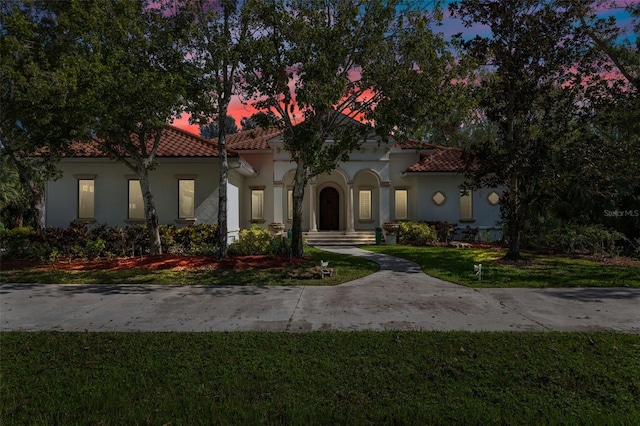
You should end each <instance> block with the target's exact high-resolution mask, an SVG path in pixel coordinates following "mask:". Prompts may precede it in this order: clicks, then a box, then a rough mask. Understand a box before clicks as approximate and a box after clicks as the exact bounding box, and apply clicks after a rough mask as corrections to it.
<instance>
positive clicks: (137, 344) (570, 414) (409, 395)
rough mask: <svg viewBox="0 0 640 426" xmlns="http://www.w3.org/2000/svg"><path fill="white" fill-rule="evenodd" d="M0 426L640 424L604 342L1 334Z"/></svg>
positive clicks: (638, 345)
mask: <svg viewBox="0 0 640 426" xmlns="http://www.w3.org/2000/svg"><path fill="white" fill-rule="evenodd" d="M0 345H1V347H2V357H1V358H0V367H1V368H0V423H1V424H2V425H6V426H10V425H26V424H41V425H53V424H59V425H80V424H82V425H85V424H96V425H97V424H100V425H125V424H126V425H134V424H153V425H164V424H171V425H181V424H202V425H209V424H225V425H227V424H228V425H237V424H243V425H244V424H345V425H346V424H349V425H360V424H416V425H417V424H420V425H422V424H447V425H449V424H483V425H484V424H517V425H520V424H560V423H562V424H567V423H568V424H611V425H614V424H615V425H623V424H628V425H631V424H640V357H639V356H638V353H640V338H639V337H638V336H633V335H622V334H609V333H606V334H605V333H588V334H578V333H429V332H358V333H339V332H330V333H319V332H317V333H308V334H286V333H201V334H191V333H181V334H173V333H165V334H162V333H129V334H127V333H97V334H93V333H55V332H49V333H13V332H10V333H9V332H7V333H1V334H0Z"/></svg>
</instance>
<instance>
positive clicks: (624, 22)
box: [173, 0, 638, 135]
mask: <svg viewBox="0 0 640 426" xmlns="http://www.w3.org/2000/svg"><path fill="white" fill-rule="evenodd" d="M633 1H635V0H615V1H614V2H612V4H611V7H607V8H602V9H600V11H599V13H598V15H599V17H602V18H605V17H609V16H613V17H615V18H616V21H617V22H618V25H619V26H620V27H622V28H626V29H627V33H628V34H627V36H628V37H630V38H631V39H632V41H634V40H633V39H634V38H635V37H637V36H638V35H637V34H633V33H632V31H631V30H632V28H631V25H632V20H631V16H630V15H629V13H628V12H627V11H626V10H624V8H625V6H627V5H628V4H630V3H629V2H632V3H633ZM452 2H453V0H446V1H445V2H444V3H445V6H444V7H443V8H444V17H443V21H442V25H440V26H438V27H436V28H435V31H437V32H440V33H442V34H443V35H444V37H445V39H447V40H449V39H451V36H453V35H454V34H457V33H463V35H464V36H465V38H471V37H474V36H476V35H480V36H486V35H488V34H489V29H488V28H487V27H486V26H483V25H474V26H472V27H470V28H465V27H464V25H463V24H462V22H461V21H460V20H459V19H454V18H452V17H451V16H450V14H449V11H448V7H447V5H448V4H449V3H452ZM632 3H631V4H632ZM255 112H256V109H255V108H253V107H252V106H251V105H250V104H243V103H242V102H241V101H240V99H239V98H238V97H234V98H233V99H232V101H231V103H230V105H229V115H230V116H232V117H233V118H235V120H236V124H237V125H238V128H240V120H241V119H242V117H249V116H251V115H252V114H253V113H255ZM173 125H175V126H176V127H179V128H181V129H184V130H187V131H189V132H191V133H194V134H197V135H199V134H200V129H199V126H197V125H193V124H189V115H188V114H186V113H185V114H182V116H180V117H178V118H176V119H175V120H174V122H173Z"/></svg>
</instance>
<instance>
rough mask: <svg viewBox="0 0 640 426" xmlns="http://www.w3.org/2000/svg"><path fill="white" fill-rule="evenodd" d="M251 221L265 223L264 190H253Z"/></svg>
mask: <svg viewBox="0 0 640 426" xmlns="http://www.w3.org/2000/svg"><path fill="white" fill-rule="evenodd" d="M251 221H253V222H261V221H264V189H262V188H261V189H252V190H251Z"/></svg>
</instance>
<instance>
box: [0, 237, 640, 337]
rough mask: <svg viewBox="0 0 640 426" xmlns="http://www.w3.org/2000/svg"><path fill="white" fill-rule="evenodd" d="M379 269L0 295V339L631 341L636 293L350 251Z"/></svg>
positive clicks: (3, 291)
mask: <svg viewBox="0 0 640 426" xmlns="http://www.w3.org/2000/svg"><path fill="white" fill-rule="evenodd" d="M323 248H324V249H328V250H331V251H335V252H340V253H345V254H351V255H356V256H362V257H366V258H369V259H371V260H374V261H376V262H378V263H379V264H380V265H381V268H380V270H379V271H378V272H376V273H375V274H372V275H370V276H368V277H365V278H362V279H359V280H356V281H352V282H349V283H346V284H342V285H339V286H334V287H305V286H296V287H260V286H257V287H238V286H189V287H184V286H166V285H90V286H89V285H55V284H11V283H4V284H1V285H0V330H1V331H9V330H16V331H36V330H58V331H246V330H264V331H289V332H307V331H315V330H354V331H355V330H466V331H550V330H558V331H593V330H611V331H617V332H624V333H634V334H640V289H630V288H571V289H569V288H559V289H480V290H474V289H470V288H467V287H463V286H460V285H457V284H452V283H449V282H446V281H442V280H439V279H436V278H433V277H430V276H428V275H425V274H424V273H423V272H422V271H421V270H420V268H419V267H418V265H417V264H415V263H413V262H409V261H406V260H403V259H398V258H395V257H391V256H387V255H382V254H377V253H371V252H368V251H365V250H361V249H358V248H354V247H333V248H325V247H323Z"/></svg>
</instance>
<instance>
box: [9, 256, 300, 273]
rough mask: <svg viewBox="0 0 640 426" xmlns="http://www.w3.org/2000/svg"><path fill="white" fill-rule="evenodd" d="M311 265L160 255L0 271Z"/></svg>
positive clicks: (14, 264)
mask: <svg viewBox="0 0 640 426" xmlns="http://www.w3.org/2000/svg"><path fill="white" fill-rule="evenodd" d="M304 264H311V261H310V260H309V259H296V258H293V259H291V260H290V259H289V256H288V255H278V256H275V257H270V256H265V255H258V256H230V257H228V258H226V259H223V260H222V261H220V262H218V261H217V260H216V258H215V256H187V255H177V254H160V255H154V256H150V255H149V256H144V257H142V258H140V257H128V258H115V259H99V260H83V259H73V260H61V261H58V262H55V263H53V264H47V263H42V262H39V261H26V260H18V261H8V262H5V261H3V262H2V263H0V269H4V270H16V269H18V270H20V269H34V268H37V269H42V270H62V271H117V270H121V269H134V268H137V269H149V270H163V269H175V270H185V269H209V268H216V269H268V268H282V267H286V266H299V265H304Z"/></svg>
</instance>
